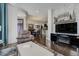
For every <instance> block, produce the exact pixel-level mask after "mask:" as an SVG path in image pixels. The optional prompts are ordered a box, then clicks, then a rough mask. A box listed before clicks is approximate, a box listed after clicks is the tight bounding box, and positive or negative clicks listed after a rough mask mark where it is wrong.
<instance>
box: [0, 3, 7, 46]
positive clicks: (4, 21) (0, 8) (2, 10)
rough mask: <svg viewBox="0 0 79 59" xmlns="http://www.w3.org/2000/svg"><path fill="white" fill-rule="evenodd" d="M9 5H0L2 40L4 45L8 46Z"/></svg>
mask: <svg viewBox="0 0 79 59" xmlns="http://www.w3.org/2000/svg"><path fill="white" fill-rule="evenodd" d="M7 6H8V5H7V4H6V3H0V26H1V31H0V40H3V42H4V44H5V45H6V44H7V40H8V18H7V17H8V14H7V12H8V7H7Z"/></svg>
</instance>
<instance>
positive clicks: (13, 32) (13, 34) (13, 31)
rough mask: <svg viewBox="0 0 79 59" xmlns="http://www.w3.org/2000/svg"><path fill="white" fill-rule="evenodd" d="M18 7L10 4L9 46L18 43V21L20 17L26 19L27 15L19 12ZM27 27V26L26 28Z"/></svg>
mask: <svg viewBox="0 0 79 59" xmlns="http://www.w3.org/2000/svg"><path fill="white" fill-rule="evenodd" d="M19 10H20V9H17V8H16V7H14V6H12V5H11V4H8V44H11V43H16V42H17V39H16V38H17V19H18V17H22V18H24V20H25V19H26V17H25V13H23V12H21V11H19ZM24 27H25V26H24ZM24 29H25V28H24Z"/></svg>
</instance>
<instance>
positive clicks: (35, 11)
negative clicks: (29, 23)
mask: <svg viewBox="0 0 79 59" xmlns="http://www.w3.org/2000/svg"><path fill="white" fill-rule="evenodd" d="M12 5H14V6H16V7H18V8H21V9H23V10H24V11H26V12H28V14H29V15H32V16H34V17H32V18H33V19H38V18H39V17H42V19H43V20H47V19H46V18H47V16H48V9H53V10H59V9H62V8H66V9H67V8H71V7H72V8H73V7H74V6H75V5H78V6H79V4H74V3H12ZM36 16H37V17H36ZM44 18H45V19H44ZM42 19H41V21H42ZM38 20H40V19H38Z"/></svg>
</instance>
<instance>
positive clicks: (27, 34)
mask: <svg viewBox="0 0 79 59" xmlns="http://www.w3.org/2000/svg"><path fill="white" fill-rule="evenodd" d="M33 39H34V36H33V35H31V33H30V31H26V30H24V31H23V32H22V33H21V34H20V35H19V36H18V38H17V42H18V44H20V43H24V42H27V41H31V40H33Z"/></svg>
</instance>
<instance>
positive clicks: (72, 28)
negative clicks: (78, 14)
mask: <svg viewBox="0 0 79 59" xmlns="http://www.w3.org/2000/svg"><path fill="white" fill-rule="evenodd" d="M55 29H56V32H57V33H71V34H77V22H74V23H65V24H56V26H55Z"/></svg>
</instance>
